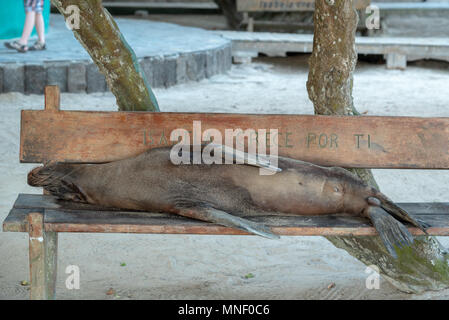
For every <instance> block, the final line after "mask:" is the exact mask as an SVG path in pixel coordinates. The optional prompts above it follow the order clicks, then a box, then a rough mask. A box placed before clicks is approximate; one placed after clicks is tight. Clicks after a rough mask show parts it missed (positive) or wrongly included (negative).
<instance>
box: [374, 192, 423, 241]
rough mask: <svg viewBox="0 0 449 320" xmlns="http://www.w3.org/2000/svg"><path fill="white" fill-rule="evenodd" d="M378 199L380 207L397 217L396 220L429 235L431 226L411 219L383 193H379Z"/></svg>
mask: <svg viewBox="0 0 449 320" xmlns="http://www.w3.org/2000/svg"><path fill="white" fill-rule="evenodd" d="M376 198H377V199H379V201H380V207H382V208H383V209H384V210H385V211H387V212H388V213H389V214H391V215H392V216H393V217H395V218H396V219H400V220H402V221H406V222H409V223H410V224H411V225H413V226H415V227H417V228H419V229H420V230H422V231H423V232H424V233H425V234H427V232H426V228H428V227H429V225H428V224H427V223H425V222H424V221H422V220H419V219H415V218H413V217H411V216H410V215H409V214H408V213H407V211H405V210H404V209H402V208H401V207H399V206H398V205H397V204H395V203H394V202H393V201H391V200H390V199H389V198H388V197H387V196H386V195H384V194H383V193H381V192H379V193H378V194H377V195H376Z"/></svg>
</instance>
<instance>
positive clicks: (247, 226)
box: [177, 205, 280, 239]
mask: <svg viewBox="0 0 449 320" xmlns="http://www.w3.org/2000/svg"><path fill="white" fill-rule="evenodd" d="M177 209H178V210H179V212H178V214H179V215H181V216H184V217H188V218H193V219H198V220H202V221H207V222H212V223H217V224H220V225H222V226H225V227H230V228H237V229H241V230H244V231H247V232H249V233H253V234H256V235H258V236H262V237H264V238H268V239H279V238H280V237H279V236H278V235H277V234H274V233H273V232H271V230H270V228H269V227H267V226H265V225H264V224H262V223H258V222H254V221H250V220H247V219H244V218H240V217H237V216H234V215H232V214H229V213H227V212H224V211H221V210H218V209H215V208H212V207H209V206H202V205H199V206H196V207H189V208H182V207H181V208H179V207H178V208H177Z"/></svg>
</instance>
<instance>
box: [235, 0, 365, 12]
mask: <svg viewBox="0 0 449 320" xmlns="http://www.w3.org/2000/svg"><path fill="white" fill-rule="evenodd" d="M337 1H340V0H337ZM369 4H370V0H354V7H355V8H356V9H365V8H366V7H367V6H369ZM314 9H315V0H237V11H239V12H256V11H277V12H284V11H313V10H314Z"/></svg>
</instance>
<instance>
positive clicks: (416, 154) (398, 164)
mask: <svg viewBox="0 0 449 320" xmlns="http://www.w3.org/2000/svg"><path fill="white" fill-rule="evenodd" d="M21 121H22V123H21V141H20V161H21V162H31V163H42V162H44V161H46V160H56V161H68V162H91V163H98V162H108V161H114V160H119V159H123V158H127V157H131V156H135V155H137V154H139V153H141V152H143V151H145V150H146V149H149V148H154V147H161V146H167V145H170V144H173V142H170V133H171V131H172V130H174V129H178V128H183V129H186V130H189V131H191V130H192V127H193V121H201V129H202V131H203V132H204V130H206V129H209V128H215V129H218V130H219V131H221V133H222V135H223V142H224V137H225V134H224V130H225V129H237V128H241V129H243V130H246V129H254V130H256V131H257V129H277V130H279V134H278V135H277V137H278V147H279V154H280V155H282V156H286V157H291V158H295V159H300V160H304V161H309V162H312V163H316V164H319V165H324V166H341V167H354V168H420V169H449V118H416V117H375V116H312V115H268V114H265V115H251V114H219V113H167V112H160V113H151V112H89V111H59V112H47V111H41V110H24V111H22V119H21ZM251 138H252V139H255V135H252V136H251Z"/></svg>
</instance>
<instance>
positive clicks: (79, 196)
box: [27, 162, 87, 202]
mask: <svg viewBox="0 0 449 320" xmlns="http://www.w3.org/2000/svg"><path fill="white" fill-rule="evenodd" d="M80 168H81V165H79V164H78V165H77V164H69V163H59V162H57V163H48V164H45V165H44V166H41V167H36V168H34V169H33V170H31V171H30V172H29V173H28V179H27V180H28V184H29V185H30V186H32V187H43V188H44V190H46V191H48V192H49V193H50V194H51V195H54V196H56V197H58V198H60V199H63V200H71V201H77V202H87V201H86V196H85V194H84V193H83V192H82V190H81V189H80V187H79V186H77V185H76V184H75V183H74V178H75V177H76V174H77V171H78V170H79V169H80Z"/></svg>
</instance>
